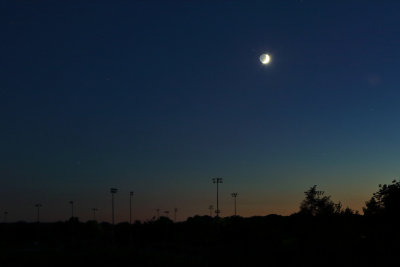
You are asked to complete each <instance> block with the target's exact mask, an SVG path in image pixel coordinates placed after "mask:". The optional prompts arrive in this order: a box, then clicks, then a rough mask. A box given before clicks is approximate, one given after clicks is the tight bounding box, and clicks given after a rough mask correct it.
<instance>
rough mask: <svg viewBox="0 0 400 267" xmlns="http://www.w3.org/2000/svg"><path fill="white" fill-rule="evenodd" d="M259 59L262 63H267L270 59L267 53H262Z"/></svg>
mask: <svg viewBox="0 0 400 267" xmlns="http://www.w3.org/2000/svg"><path fill="white" fill-rule="evenodd" d="M260 61H261V63H262V64H264V65H267V64H268V63H269V62H270V61H271V57H270V56H269V55H268V54H262V55H261V56H260Z"/></svg>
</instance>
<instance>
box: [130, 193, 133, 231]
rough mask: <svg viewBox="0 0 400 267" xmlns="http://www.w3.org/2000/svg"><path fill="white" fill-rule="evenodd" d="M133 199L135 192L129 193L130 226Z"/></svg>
mask: <svg viewBox="0 0 400 267" xmlns="http://www.w3.org/2000/svg"><path fill="white" fill-rule="evenodd" d="M132 197H133V191H131V192H129V224H132Z"/></svg>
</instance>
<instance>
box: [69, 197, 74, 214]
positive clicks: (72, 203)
mask: <svg viewBox="0 0 400 267" xmlns="http://www.w3.org/2000/svg"><path fill="white" fill-rule="evenodd" d="M68 203H69V204H70V205H71V219H73V218H74V201H72V200H71V201H69V202H68Z"/></svg>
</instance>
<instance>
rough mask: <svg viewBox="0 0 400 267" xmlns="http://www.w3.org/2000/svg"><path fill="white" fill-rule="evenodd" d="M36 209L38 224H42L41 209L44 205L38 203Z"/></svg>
mask: <svg viewBox="0 0 400 267" xmlns="http://www.w3.org/2000/svg"><path fill="white" fill-rule="evenodd" d="M35 207H36V208H37V222H38V223H39V222H40V208H41V207H43V205H42V204H40V203H38V204H36V205H35Z"/></svg>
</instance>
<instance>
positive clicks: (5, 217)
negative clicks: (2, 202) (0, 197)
mask: <svg viewBox="0 0 400 267" xmlns="http://www.w3.org/2000/svg"><path fill="white" fill-rule="evenodd" d="M7 215H8V211H5V212H4V223H6V222H7Z"/></svg>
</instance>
